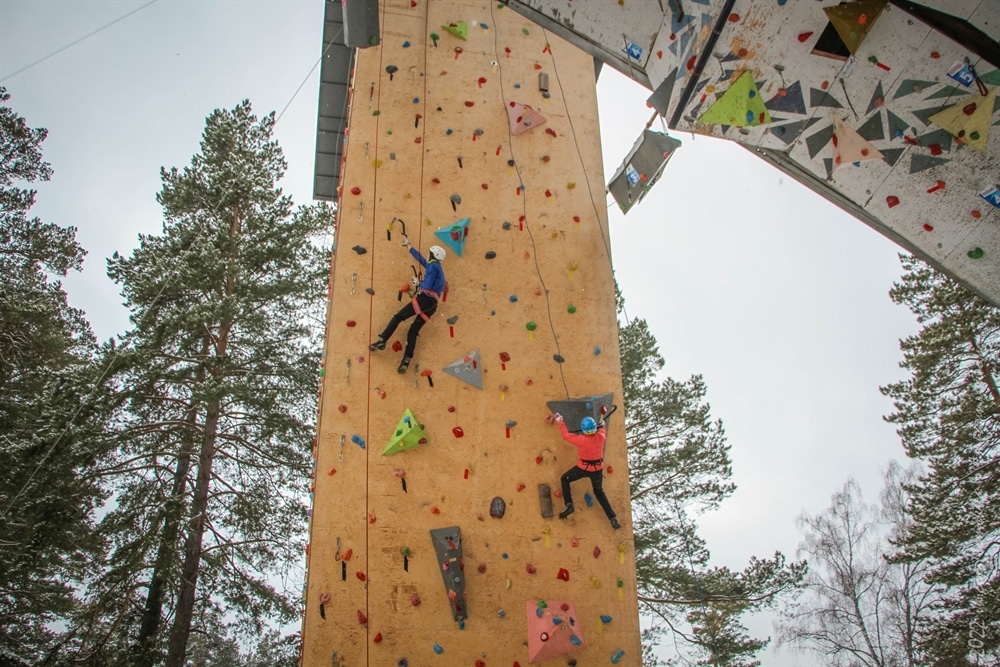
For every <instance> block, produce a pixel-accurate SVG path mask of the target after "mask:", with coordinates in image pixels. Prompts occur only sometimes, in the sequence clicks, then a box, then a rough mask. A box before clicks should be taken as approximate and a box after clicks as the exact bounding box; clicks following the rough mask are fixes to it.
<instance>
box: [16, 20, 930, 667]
mask: <svg viewBox="0 0 1000 667" xmlns="http://www.w3.org/2000/svg"><path fill="white" fill-rule="evenodd" d="M142 4H145V3H144V2H136V1H132V0H120V1H112V0H91V1H87V2H83V1H80V2H70V1H47V0H0V84H2V85H4V86H6V87H7V89H8V92H10V93H11V95H12V99H11V102H10V103H11V104H12V105H13V108H14V109H15V110H16V111H17V112H18V113H20V114H21V115H23V116H25V117H26V118H27V119H28V122H29V124H30V125H31V126H32V127H39V126H41V127H46V128H48V130H49V138H48V140H47V141H46V142H45V143H44V145H43V150H44V155H45V159H46V160H47V161H49V162H50V163H51V164H52V165H53V168H54V170H55V174H54V176H53V178H52V181H51V182H49V183H44V184H41V185H40V186H38V191H39V192H38V198H37V204H36V206H35V208H34V209H33V211H32V212H33V214H35V215H38V216H40V217H41V218H42V219H43V220H46V221H51V222H56V223H59V224H62V225H74V226H76V227H77V228H78V229H79V232H78V235H77V238H78V240H79V241H80V243H82V244H83V246H84V247H85V248H86V249H87V250H88V251H89V253H90V254H89V256H88V258H87V262H86V263H85V268H84V271H83V273H82V274H81V275H74V276H71V277H70V278H69V279H67V281H66V286H67V289H68V292H69V295H70V303H71V304H72V305H74V306H76V307H80V308H83V309H84V310H85V311H86V312H87V316H88V318H89V320H90V322H91V325H92V326H93V328H94V331H95V333H96V334H97V335H98V337H99V338H101V339H105V338H108V337H111V336H113V335H115V334H118V333H121V332H123V331H124V330H125V328H126V327H127V315H126V313H125V311H124V309H123V308H122V307H121V306H120V302H121V298H120V296H119V295H118V293H117V289H116V287H115V286H114V285H113V284H112V282H111V281H110V279H108V278H107V276H106V275H105V261H104V260H105V259H106V258H107V257H109V256H110V255H111V254H112V253H113V252H114V251H116V250H117V251H119V252H121V253H122V254H125V255H127V254H129V253H130V252H131V250H132V248H133V247H134V245H135V244H136V236H137V234H140V233H158V232H159V231H160V229H161V221H162V218H161V213H160V207H159V205H158V204H157V203H156V201H155V194H156V193H157V192H158V191H159V189H160V177H159V170H160V167H161V166H165V167H168V168H169V167H171V166H178V167H181V166H184V165H187V164H188V163H189V161H190V158H191V156H192V155H193V154H194V153H195V152H196V151H197V149H198V141H199V139H200V136H201V131H202V129H203V127H204V119H205V117H206V116H207V115H208V114H209V113H210V112H211V111H212V110H213V109H215V108H219V107H222V108H232V107H233V106H234V105H236V104H237V103H238V102H239V101H240V100H242V99H244V98H249V99H250V100H251V102H252V103H253V105H254V109H255V111H256V112H257V113H258V114H261V115H262V114H264V113H266V112H268V111H271V110H275V111H278V112H280V111H281V110H282V109H283V108H284V107H285V105H286V104H287V103H288V102H289V100H290V99H292V95H293V93H294V92H295V90H296V88H298V86H299V84H300V83H301V82H302V80H303V79H304V78H305V77H306V75H307V73H308V72H309V71H310V69H311V68H312V66H313V65H314V63H315V62H316V60H317V58H318V57H319V52H320V48H321V44H320V40H321V30H322V18H323V17H322V11H323V5H322V2H320V0H302V1H295V0H256V1H250V0H233V1H223V0H215V1H210V0H198V1H192V0H160V1H159V2H157V3H156V4H153V5H152V6H150V7H148V8H145V9H143V10H142V11H140V12H138V13H136V14H135V15H134V16H132V17H130V18H128V19H126V20H124V21H122V22H121V23H118V24H116V25H114V26H112V27H111V28H109V29H107V30H105V31H103V32H101V33H100V34H98V35H96V36H94V37H92V38H90V39H88V40H86V41H84V42H82V43H80V44H78V45H76V46H74V47H72V48H71V49H68V50H67V51H65V52H63V53H60V54H58V55H56V56H54V57H52V58H50V59H48V60H46V61H45V62H43V63H41V64H39V65H37V66H35V67H33V68H31V69H29V70H27V71H25V72H24V73H22V74H18V75H17V76H15V77H12V78H10V79H9V80H4V77H6V76H8V74H9V73H11V72H14V71H16V70H18V69H20V68H21V67H23V66H25V65H27V64H29V63H31V62H33V61H35V60H37V59H39V58H42V57H43V56H45V55H47V54H49V53H51V52H53V51H55V50H56V49H58V48H60V47H62V46H64V45H66V44H68V43H70V42H72V41H73V40H75V39H77V38H79V37H81V36H82V35H85V34H87V33H89V32H91V31H92V30H95V29H97V28H98V27H100V26H102V25H104V24H106V23H108V22H110V21H112V20H114V19H115V18H117V17H119V16H121V15H123V14H125V13H127V12H128V11H129V10H131V9H134V8H136V7H139V6H141V5H142ZM317 94H318V72H314V73H313V74H312V76H311V77H310V78H309V80H308V81H307V82H306V84H305V86H304V87H303V88H302V90H301V92H300V93H299V94H298V95H297V96H296V97H295V98H294V101H293V102H292V104H291V105H290V106H289V108H288V110H287V112H286V113H285V115H284V116H283V117H282V118H281V120H280V121H279V123H278V125H277V128H276V132H275V134H276V137H277V139H278V141H279V142H280V144H281V146H282V148H283V149H284V152H285V156H286V159H287V160H288V164H289V167H288V172H287V174H286V178H285V180H284V181H283V187H284V188H285V190H286V192H288V193H289V194H291V195H292V196H293V198H294V199H295V201H296V202H298V203H307V202H308V201H309V200H310V198H311V196H312V169H313V153H314V149H315V125H316V108H317ZM598 95H599V99H600V112H601V118H602V132H603V145H604V153H605V172H606V174H607V175H608V176H610V175H611V174H612V173H613V172H614V170H615V168H616V167H617V166H618V163H619V162H620V161H621V160H622V158H623V157H624V156H625V154H626V153H627V151H628V150H629V148H630V147H631V146H632V143H633V142H634V140H635V139H636V137H638V136H639V133H640V131H641V130H642V127H643V125H644V124H645V122H646V121H647V120H648V118H649V115H650V110H649V109H648V108H647V107H646V106H645V99H646V97H647V96H648V91H646V90H645V89H643V88H641V87H640V86H638V85H637V84H635V83H632V82H631V81H629V80H628V79H626V78H625V77H623V76H621V75H619V74H618V73H616V72H615V71H613V70H611V69H610V68H605V70H604V72H603V74H602V75H601V80H600V83H599V85H598ZM657 127H658V126H654V129H657ZM679 138H680V139H681V140H682V141H683V142H684V146H683V148H681V149H680V150H679V151H678V152H677V153H676V155H675V156H674V158H673V159H672V161H671V162H670V164H669V165H668V167H667V170H666V172H665V173H664V176H663V178H662V179H661V181H660V182H659V183H658V184H657V185H656V186H655V187H654V188H653V190H652V191H651V192H650V194H649V195H648V196H647V197H646V199H645V200H644V201H643V203H641V204H639V205H638V206H637V207H636V208H634V209H633V210H632V212H631V213H630V214H629V215H628V217H623V216H622V215H621V214H620V213H619V211H618V209H617V207H616V206H613V207H612V208H611V209H610V211H609V214H610V218H611V229H612V247H613V256H614V261H615V265H616V266H617V267H618V268H617V270H616V275H617V278H618V281H619V283H620V285H621V288H622V291H623V293H624V295H625V299H626V307H627V311H628V314H629V315H630V316H632V317H643V318H645V319H646V320H648V321H649V324H650V327H651V329H652V331H653V333H654V335H655V336H656V337H657V340H658V341H659V345H660V351H661V353H662V354H663V356H664V357H665V359H666V360H667V371H668V373H669V374H670V375H672V376H673V377H675V378H678V379H684V378H686V377H687V376H688V375H690V374H693V373H701V374H702V375H704V377H705V380H706V382H707V385H708V392H709V393H708V398H709V401H710V402H711V404H712V411H713V415H714V416H715V417H716V418H721V419H722V420H723V421H724V423H725V427H726V431H727V434H728V438H729V443H730V444H731V445H732V458H733V465H734V471H735V472H734V478H733V481H734V482H735V483H736V484H737V485H738V487H739V488H738V490H737V492H736V493H735V495H734V496H733V497H732V498H731V499H729V500H727V501H726V502H725V503H724V504H723V506H722V508H721V510H720V511H718V512H714V513H712V514H709V515H706V516H704V517H702V518H701V521H700V523H701V534H702V537H704V538H705V539H706V540H707V541H708V545H709V548H710V549H711V551H712V554H713V563H714V564H718V565H727V566H730V567H732V568H737V569H739V568H741V567H742V566H744V565H745V564H746V561H747V559H748V558H749V557H750V556H751V555H757V556H759V557H764V558H766V557H768V556H770V555H771V554H772V553H773V552H774V551H775V550H780V551H782V552H784V553H785V555H786V556H788V557H789V558H790V559H793V558H794V557H795V551H796V547H797V544H798V542H799V540H800V535H799V534H798V531H797V530H796V528H795V523H794V521H795V517H796V515H798V514H799V513H800V512H802V511H806V512H809V513H816V512H819V511H821V510H823V509H824V508H825V507H826V506H827V505H828V503H829V499H830V495H831V494H833V493H834V492H835V491H836V490H838V489H839V488H840V487H841V485H842V484H843V483H844V481H845V480H846V478H847V476H848V475H854V476H855V477H856V478H857V479H858V480H859V481H860V483H861V485H862V488H863V489H864V492H865V496H866V499H867V500H868V501H869V502H871V501H874V500H876V499H877V494H878V491H879V488H880V480H881V469H882V468H883V467H884V466H885V464H886V463H887V462H888V460H889V459H891V458H896V459H899V460H902V459H903V451H902V448H901V446H900V444H899V440H898V438H897V437H896V435H895V433H894V431H893V428H892V427H891V426H890V425H887V424H885V423H884V422H883V420H882V415H884V414H887V413H888V412H890V411H891V407H892V406H891V404H890V403H889V401H888V400H887V399H885V398H883V397H882V396H881V395H880V393H879V391H878V387H879V385H885V384H888V383H890V382H892V381H895V380H896V379H898V378H900V377H902V372H901V371H900V369H899V368H898V366H897V364H898V361H899V359H900V358H901V355H900V352H899V349H898V340H899V338H901V337H903V336H906V335H909V334H911V333H913V332H915V331H916V328H917V327H916V323H915V321H914V319H913V317H912V316H911V315H910V313H909V311H907V310H906V309H905V308H902V307H897V306H895V305H893V304H892V302H891V301H890V300H889V297H888V294H887V292H888V289H889V288H890V286H891V284H892V282H893V281H894V280H896V279H898V277H899V275H900V268H899V263H898V260H897V259H896V254H897V252H899V249H898V248H897V247H896V246H895V245H893V244H892V243H891V242H889V241H888V240H886V239H885V238H883V237H882V236H880V235H879V234H877V233H876V232H874V231H872V230H871V229H869V228H868V227H866V226H864V225H863V224H862V223H860V222H858V221H857V220H855V219H853V218H851V217H850V216H848V215H847V214H845V213H843V212H842V211H840V210H839V209H837V208H836V207H834V206H833V205H832V204H830V203H828V202H826V201H825V200H823V199H821V198H819V197H818V196H817V195H815V194H813V193H812V192H811V191H809V190H807V189H806V188H805V187H803V186H800V185H799V184H798V183H796V182H794V181H792V180H791V179H790V178H788V177H786V176H784V175H782V174H781V173H779V172H777V171H775V170H773V169H772V168H771V167H769V166H768V165H767V164H766V163H764V162H763V161H761V160H758V159H757V158H756V157H754V156H753V155H752V154H751V153H750V152H748V151H746V150H744V149H743V148H740V147H739V146H736V145H735V144H730V143H727V142H722V141H718V140H714V139H709V138H706V137H692V136H690V135H679ZM609 201H610V199H609ZM750 630H751V634H753V635H764V636H767V635H772V636H773V634H774V633H773V629H772V627H771V620H770V618H767V617H761V618H757V619H754V620H753V621H752V622H751V623H750ZM761 657H762V660H763V667H785V666H789V667H790V666H792V665H796V666H800V667H801V666H803V665H809V664H814V665H819V664H821V660H820V659H819V658H815V659H812V658H810V659H806V658H805V656H803V655H798V656H793V655H792V654H791V653H790V652H788V651H776V650H774V649H773V648H772V649H769V650H768V651H767V652H766V653H764V654H763V655H762V656H761Z"/></svg>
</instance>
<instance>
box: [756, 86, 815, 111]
mask: <svg viewBox="0 0 1000 667" xmlns="http://www.w3.org/2000/svg"><path fill="white" fill-rule="evenodd" d="M783 90H784V93H785V94H784V95H782V94H781V93H777V94H775V96H774V97H772V98H771V99H769V100H768V101H767V102H765V103H764V106H765V107H767V108H768V110H770V111H784V112H786V113H799V114H804V113H805V112H806V101H805V99H804V98H803V97H802V82H801V81H796V82H795V83H793V84H792V85H790V86H788V88H785V89H783Z"/></svg>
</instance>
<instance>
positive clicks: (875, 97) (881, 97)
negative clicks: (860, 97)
mask: <svg viewBox="0 0 1000 667" xmlns="http://www.w3.org/2000/svg"><path fill="white" fill-rule="evenodd" d="M884 103H885V92H884V91H883V90H882V80H881V79H879V82H878V85H876V86H875V92H874V93H872V99H871V101H870V102H868V110H867V111H865V113H866V114H870V113H871V112H872V111H874V110H875V109H877V108H879V107H880V106H882V105H883V104H884Z"/></svg>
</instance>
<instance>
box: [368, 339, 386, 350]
mask: <svg viewBox="0 0 1000 667" xmlns="http://www.w3.org/2000/svg"><path fill="white" fill-rule="evenodd" d="M368 349H369V350H384V349H385V339H383V338H381V337H380V338H379V339H378V340H377V341H375V342H374V343H372V344H371V345H369V346H368Z"/></svg>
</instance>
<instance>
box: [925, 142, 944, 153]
mask: <svg viewBox="0 0 1000 667" xmlns="http://www.w3.org/2000/svg"><path fill="white" fill-rule="evenodd" d="M927 148H929V149H930V151H931V155H941V153H943V152H944V151H943V150H942V149H941V144H930V145H929V146H928V147H927Z"/></svg>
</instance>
